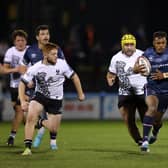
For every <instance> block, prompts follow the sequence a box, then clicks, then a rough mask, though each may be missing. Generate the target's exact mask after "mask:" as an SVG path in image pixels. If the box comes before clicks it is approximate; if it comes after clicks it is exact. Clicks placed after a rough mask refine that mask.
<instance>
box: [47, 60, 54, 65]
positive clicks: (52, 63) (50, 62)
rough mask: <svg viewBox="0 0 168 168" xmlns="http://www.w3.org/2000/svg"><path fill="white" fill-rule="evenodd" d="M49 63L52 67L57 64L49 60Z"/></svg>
mask: <svg viewBox="0 0 168 168" xmlns="http://www.w3.org/2000/svg"><path fill="white" fill-rule="evenodd" d="M47 62H48V63H49V64H51V65H55V64H56V62H54V61H51V60H49V59H47Z"/></svg>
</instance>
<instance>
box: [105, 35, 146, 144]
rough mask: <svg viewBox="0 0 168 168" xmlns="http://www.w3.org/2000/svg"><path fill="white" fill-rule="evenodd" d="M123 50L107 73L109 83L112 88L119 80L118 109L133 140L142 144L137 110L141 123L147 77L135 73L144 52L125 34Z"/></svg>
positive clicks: (114, 57)
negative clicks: (137, 62)
mask: <svg viewBox="0 0 168 168" xmlns="http://www.w3.org/2000/svg"><path fill="white" fill-rule="evenodd" d="M121 47H122V50H121V51H119V52H118V53H117V54H116V55H114V56H113V57H112V59H111V63H110V66H109V69H108V72H107V76H106V77H107V82H108V84H109V86H112V85H113V84H114V82H115V80H116V78H118V79H119V93H118V94H119V97H118V99H119V100H118V108H119V111H120V113H121V115H122V118H123V120H124V122H125V124H126V126H127V128H128V131H129V133H130V135H131V137H132V138H133V140H134V141H135V142H136V143H137V144H138V145H141V144H142V137H141V134H140V132H139V129H138V127H137V125H136V110H138V112H139V116H140V119H141V121H143V117H144V114H145V111H146V104H145V99H144V85H145V83H146V77H144V76H142V75H140V74H135V73H134V65H135V63H136V61H137V58H138V57H139V56H141V55H142V53H143V51H141V50H139V49H136V39H135V37H134V36H133V35H132V34H125V35H123V37H122V39H121Z"/></svg>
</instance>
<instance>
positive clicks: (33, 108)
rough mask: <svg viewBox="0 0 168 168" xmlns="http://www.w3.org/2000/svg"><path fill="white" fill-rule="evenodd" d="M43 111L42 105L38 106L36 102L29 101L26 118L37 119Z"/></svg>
mask: <svg viewBox="0 0 168 168" xmlns="http://www.w3.org/2000/svg"><path fill="white" fill-rule="evenodd" d="M42 111H43V105H42V104H40V103H39V102H37V101H34V100H32V101H30V104H29V109H28V116H27V117H30V116H31V117H32V116H34V117H37V116H39V115H40V113H41V112H42Z"/></svg>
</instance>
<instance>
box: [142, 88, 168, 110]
mask: <svg viewBox="0 0 168 168" xmlns="http://www.w3.org/2000/svg"><path fill="white" fill-rule="evenodd" d="M145 95H146V96H150V95H154V96H156V97H157V98H158V100H159V104H158V112H162V113H165V112H166V110H167V108H168V95H164V94H158V93H156V91H155V90H153V89H151V88H145Z"/></svg>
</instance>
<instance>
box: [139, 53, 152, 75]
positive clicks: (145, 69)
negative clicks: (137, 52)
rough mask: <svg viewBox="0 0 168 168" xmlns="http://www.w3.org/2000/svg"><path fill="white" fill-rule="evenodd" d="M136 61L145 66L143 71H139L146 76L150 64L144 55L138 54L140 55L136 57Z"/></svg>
mask: <svg viewBox="0 0 168 168" xmlns="http://www.w3.org/2000/svg"><path fill="white" fill-rule="evenodd" d="M138 63H139V65H144V67H145V68H144V72H141V75H143V76H148V75H149V74H150V71H151V64H150V62H149V60H148V59H147V58H146V57H144V56H140V57H138Z"/></svg>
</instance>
